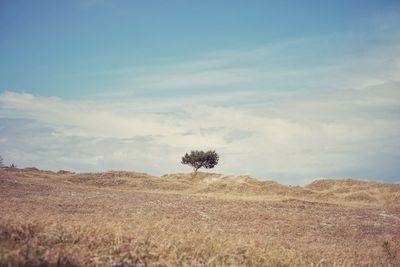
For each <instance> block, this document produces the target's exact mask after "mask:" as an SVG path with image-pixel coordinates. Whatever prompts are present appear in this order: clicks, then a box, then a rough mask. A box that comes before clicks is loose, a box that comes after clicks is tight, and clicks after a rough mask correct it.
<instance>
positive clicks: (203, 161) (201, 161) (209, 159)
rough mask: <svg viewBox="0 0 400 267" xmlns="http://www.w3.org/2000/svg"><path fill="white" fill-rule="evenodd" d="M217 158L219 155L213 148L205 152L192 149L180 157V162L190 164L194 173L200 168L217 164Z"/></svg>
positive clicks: (207, 167)
mask: <svg viewBox="0 0 400 267" xmlns="http://www.w3.org/2000/svg"><path fill="white" fill-rule="evenodd" d="M218 160H219V156H218V154H217V153H216V152H215V151H213V150H209V151H207V152H204V151H198V150H194V151H193V150H192V151H191V152H190V154H188V153H186V154H185V156H183V157H182V162H181V163H182V164H187V165H190V166H192V167H193V171H194V174H196V173H197V171H198V169H200V168H203V167H204V168H206V169H211V168H214V166H215V165H217V164H218Z"/></svg>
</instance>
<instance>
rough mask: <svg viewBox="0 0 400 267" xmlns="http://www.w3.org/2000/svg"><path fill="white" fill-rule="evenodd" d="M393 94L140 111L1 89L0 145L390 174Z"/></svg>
mask: <svg viewBox="0 0 400 267" xmlns="http://www.w3.org/2000/svg"><path fill="white" fill-rule="evenodd" d="M399 103H400V82H391V83H385V84H381V85H379V86H375V87H366V88H360V89H357V90H355V89H354V90H338V91H334V92H332V91H331V92H325V93H321V94H319V95H314V96H312V97H303V98H297V99H291V100H285V101H282V102H280V103H276V104H274V105H265V106H256V107H246V106H238V107H229V106H220V105H214V106H210V105H200V106H184V107H183V108H181V109H180V110H179V112H172V113H165V114H161V115H160V112H161V111H162V110H160V109H159V107H158V103H157V102H154V103H153V106H152V109H150V110H152V111H150V110H149V109H145V111H143V112H140V108H139V109H138V108H137V107H136V108H134V109H130V108H129V106H130V105H133V106H135V105H137V106H139V107H140V106H142V105H143V104H141V103H135V102H133V103H131V104H130V105H127V104H121V103H116V104H115V105H112V104H109V105H107V106H103V105H102V104H101V103H96V102H88V103H85V102H75V101H65V100H62V99H60V98H46V97H37V96H33V95H30V94H19V93H13V92H5V93H3V94H1V95H0V107H1V108H0V117H2V118H3V119H2V120H4V118H5V117H8V118H10V117H12V118H13V119H9V120H11V122H10V121H9V122H8V123H7V124H6V126H5V127H3V129H2V130H1V131H0V134H1V135H0V137H1V138H7V140H8V142H7V143H1V144H0V146H1V149H2V151H7V153H8V154H9V155H10V157H14V158H13V160H14V161H15V162H17V163H18V161H19V160H21V161H22V162H23V163H22V164H28V163H29V162H32V163H37V164H38V165H39V166H45V167H47V168H66V167H69V168H72V169H78V170H96V169H98V170H103V169H106V168H107V167H109V168H126V169H134V170H139V171H146V172H150V173H154V174H161V173H164V172H171V171H183V170H186V168H185V167H183V166H180V164H179V157H180V156H181V155H182V154H183V153H184V152H185V151H188V150H190V149H216V150H217V151H218V152H220V153H221V164H220V166H219V167H218V168H217V169H216V171H220V172H227V173H238V174H239V173H249V174H252V175H254V176H258V177H264V178H267V177H269V178H274V179H278V180H280V181H284V182H290V183H299V182H302V181H305V180H311V179H313V178H315V177H320V176H358V177H365V178H376V179H386V180H394V179H396V178H398V177H395V176H396V175H398V174H399V171H400V169H399V167H398V164H394V163H393V162H394V160H395V159H396V160H397V159H399V157H400V153H399V152H398V151H400V147H399V146H400V145H399V144H400V116H399V114H400V105H399ZM145 105H149V103H146V104H145ZM176 105H178V106H179V101H177V103H176ZM124 107H125V108H124ZM22 119H23V120H28V121H27V122H29V123H21V120H22ZM27 125H31V126H27ZM26 127H30V128H26ZM44 127H45V128H44ZM17 129H19V130H18V131H19V132H18V134H17V135H16V134H13V133H12V132H13V131H17ZM43 129H48V130H43ZM17 144H18V145H17ZM13 153H14V154H13ZM22 154H23V155H24V156H21V155H22ZM4 157H7V155H6V154H5V155H4ZM19 157H21V158H19ZM380 175H382V176H380Z"/></svg>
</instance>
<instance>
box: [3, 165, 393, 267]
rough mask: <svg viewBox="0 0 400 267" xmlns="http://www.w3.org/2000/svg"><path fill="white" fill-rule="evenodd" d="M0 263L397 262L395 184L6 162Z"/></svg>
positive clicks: (34, 264) (224, 264)
mask: <svg viewBox="0 0 400 267" xmlns="http://www.w3.org/2000/svg"><path fill="white" fill-rule="evenodd" d="M0 215H1V216H0V266H124V267H127V266H400V185H398V184H392V185H389V184H383V183H378V182H365V181H356V180H321V181H316V182H313V183H311V184H309V185H307V186H305V187H289V186H284V185H280V184H278V183H275V182H271V181H259V180H256V179H253V178H251V177H247V176H237V177H233V176H224V175H219V174H208V173H199V175H198V176H196V177H191V175H190V174H170V175H165V176H162V177H155V176H150V175H147V174H143V173H130V172H107V173H81V174H75V173H70V172H66V171H64V172H59V173H54V172H50V171H40V170H37V169H35V168H30V169H24V170H21V169H15V168H14V169H12V168H2V169H0Z"/></svg>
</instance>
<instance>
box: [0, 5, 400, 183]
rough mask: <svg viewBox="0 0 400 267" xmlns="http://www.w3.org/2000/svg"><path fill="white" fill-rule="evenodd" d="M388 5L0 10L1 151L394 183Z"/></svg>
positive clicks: (134, 165)
mask: <svg viewBox="0 0 400 267" xmlns="http://www.w3.org/2000/svg"><path fill="white" fill-rule="evenodd" d="M399 26H400V4H398V1H330V2H327V1H107V0H80V1H1V2H0V58H1V60H0V122H1V124H0V152H1V155H2V156H3V158H4V159H5V161H6V162H15V163H16V164H17V165H19V166H32V165H35V166H38V167H41V168H48V169H72V170H77V171H97V170H107V169H127V170H136V171H144V172H148V173H152V174H163V173H167V172H177V171H179V172H182V171H188V169H187V167H185V166H180V164H179V158H180V156H181V155H182V154H184V152H186V151H188V150H191V149H216V150H217V151H218V152H220V154H221V164H220V165H219V166H218V167H217V168H216V169H215V171H216V172H225V173H232V174H250V175H253V176H256V177H259V178H266V179H275V180H278V181H280V182H284V183H292V184H299V183H300V184H301V183H305V182H308V181H311V180H312V179H314V178H317V177H336V178H341V177H356V178H357V177H358V178H369V179H377V180H385V181H390V182H395V181H399V180H400V178H399V173H400V167H399V166H398V164H397V162H399V159H400V152H398V151H400V145H399V144H400V131H399V130H400V127H399V125H400V124H399V120H400V115H399V114H400V112H399V111H400V105H399V104H400V93H399V90H400V88H399V84H400V45H399V44H400V32H399V30H398V29H399V28H400V27H399Z"/></svg>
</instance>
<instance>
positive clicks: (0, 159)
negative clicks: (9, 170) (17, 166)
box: [0, 155, 4, 167]
mask: <svg viewBox="0 0 400 267" xmlns="http://www.w3.org/2000/svg"><path fill="white" fill-rule="evenodd" d="M0 167H4V164H3V157H2V156H1V155H0Z"/></svg>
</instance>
